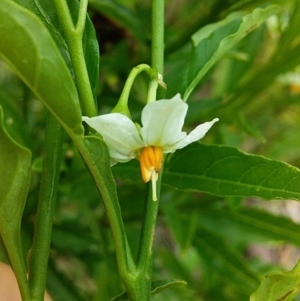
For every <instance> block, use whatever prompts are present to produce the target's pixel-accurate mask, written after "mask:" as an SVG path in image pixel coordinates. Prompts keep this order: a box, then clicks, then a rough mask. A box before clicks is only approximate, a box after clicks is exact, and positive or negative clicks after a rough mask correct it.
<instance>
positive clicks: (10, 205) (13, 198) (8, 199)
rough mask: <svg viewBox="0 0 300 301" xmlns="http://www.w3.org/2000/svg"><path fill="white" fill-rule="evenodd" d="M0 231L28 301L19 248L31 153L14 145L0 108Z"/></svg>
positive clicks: (21, 255)
mask: <svg viewBox="0 0 300 301" xmlns="http://www.w3.org/2000/svg"><path fill="white" fill-rule="evenodd" d="M0 141H1V143H0V183H1V185H0V231H1V237H2V240H3V242H4V245H5V247H6V250H7V253H8V255H9V259H10V262H11V265H12V267H13V269H14V271H15V274H16V277H17V280H18V283H19V285H20V290H21V293H22V296H23V297H24V300H29V299H25V297H26V296H27V298H28V294H29V292H28V285H27V276H26V268H25V264H24V260H23V253H22V248H21V239H20V228H21V220H22V214H23V210H24V206H25V202H26V198H27V193H28V188H29V183H30V169H31V152H30V151H29V150H28V149H26V148H24V147H22V146H21V145H19V144H18V143H16V142H15V141H14V140H13V139H12V138H11V137H10V136H9V135H8V133H7V131H6V130H5V128H4V117H3V111H2V108H1V107H0Z"/></svg>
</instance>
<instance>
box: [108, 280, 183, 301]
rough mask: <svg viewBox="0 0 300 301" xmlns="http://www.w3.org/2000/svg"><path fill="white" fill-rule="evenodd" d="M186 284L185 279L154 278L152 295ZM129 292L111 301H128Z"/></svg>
mask: <svg viewBox="0 0 300 301" xmlns="http://www.w3.org/2000/svg"><path fill="white" fill-rule="evenodd" d="M184 284H186V282H185V281H183V280H173V281H170V280H169V281H168V280H154V281H152V282H151V295H156V294H158V293H160V292H162V291H165V290H167V289H169V288H172V287H174V286H178V285H184ZM128 300H129V299H128V296H127V293H126V292H124V293H122V294H120V295H118V296H116V297H114V298H113V299H112V300H111V301H128Z"/></svg>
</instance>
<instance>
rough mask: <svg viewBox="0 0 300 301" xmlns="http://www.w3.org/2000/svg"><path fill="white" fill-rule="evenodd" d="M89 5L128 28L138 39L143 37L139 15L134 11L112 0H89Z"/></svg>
mask: <svg viewBox="0 0 300 301" xmlns="http://www.w3.org/2000/svg"><path fill="white" fill-rule="evenodd" d="M89 5H90V6H91V7H93V8H94V9H95V10H97V11H98V12H100V13H102V14H104V15H106V16H107V17H109V18H111V19H113V20H114V21H115V22H117V23H118V24H121V25H122V26H124V27H125V28H126V29H128V30H130V31H131V32H132V33H133V34H134V35H135V37H136V38H138V39H140V40H143V39H144V36H143V32H142V30H141V26H140V22H139V16H138V14H136V13H134V11H132V10H129V9H128V8H127V7H125V6H123V5H121V4H120V3H118V2H116V1H114V0H101V1H100V0H89Z"/></svg>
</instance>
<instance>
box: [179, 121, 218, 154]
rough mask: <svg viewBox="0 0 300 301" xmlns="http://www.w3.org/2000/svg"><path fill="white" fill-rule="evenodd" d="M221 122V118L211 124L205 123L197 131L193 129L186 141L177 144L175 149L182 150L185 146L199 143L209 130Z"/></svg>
mask: <svg viewBox="0 0 300 301" xmlns="http://www.w3.org/2000/svg"><path fill="white" fill-rule="evenodd" d="M217 121H219V118H215V119H213V120H212V121H210V122H205V123H203V124H200V125H198V126H197V127H196V128H195V129H193V130H192V131H191V132H190V133H189V134H188V135H187V136H186V137H185V138H184V139H182V140H181V141H179V142H178V143H176V145H175V146H174V148H175V149H181V148H184V147H185V146H187V145H189V144H191V143H192V142H195V141H198V140H200V139H201V138H203V137H204V136H205V134H206V133H207V132H208V131H209V129H210V128H211V127H212V126H213V124H214V123H215V122H217Z"/></svg>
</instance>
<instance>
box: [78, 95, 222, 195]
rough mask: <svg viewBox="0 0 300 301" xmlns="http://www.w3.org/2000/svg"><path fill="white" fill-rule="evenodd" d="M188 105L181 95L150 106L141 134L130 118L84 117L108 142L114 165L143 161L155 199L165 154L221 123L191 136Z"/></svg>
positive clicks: (200, 127) (201, 127)
mask: <svg viewBox="0 0 300 301" xmlns="http://www.w3.org/2000/svg"><path fill="white" fill-rule="evenodd" d="M187 110H188V105H187V104H186V103H185V102H183V101H182V99H181V97H180V95H179V94H177V95H175V96H174V97H173V98H172V99H162V100H158V101H155V102H151V103H148V104H147V105H146V106H145V107H144V109H143V111H142V120H141V121H142V127H141V129H140V130H139V129H138V128H137V127H136V126H135V124H134V123H133V122H132V120H131V119H129V118H128V117H127V116H125V115H122V114H120V113H110V114H106V115H101V116H97V117H92V118H89V117H83V118H82V119H83V121H85V122H86V123H87V124H88V125H89V126H90V127H92V128H94V129H95V130H96V131H97V132H99V133H100V134H101V135H102V137H103V139H104V141H105V142H106V144H107V146H108V149H109V153H110V157H111V159H112V162H113V163H117V162H127V161H130V160H131V159H134V158H137V159H138V160H139V161H140V167H141V173H142V178H143V180H144V182H148V181H149V180H150V179H151V180H152V189H153V192H152V196H153V200H157V197H156V180H157V177H158V172H159V171H160V169H161V165H162V161H163V153H173V152H175V151H176V150H177V149H181V148H183V147H185V146H187V145H188V144H190V143H192V142H194V141H197V140H199V139H201V138H203V137H204V135H205V134H206V132H207V131H208V130H209V129H210V128H211V127H212V125H213V124H214V123H215V122H217V121H218V120H219V119H218V118H215V119H213V120H212V121H210V122H206V123H203V124H200V125H198V126H197V127H196V128H195V129H194V130H192V131H191V132H190V133H189V134H188V135H187V134H186V132H182V126H183V124H184V119H185V116H186V113H187Z"/></svg>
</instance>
